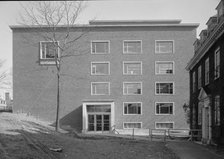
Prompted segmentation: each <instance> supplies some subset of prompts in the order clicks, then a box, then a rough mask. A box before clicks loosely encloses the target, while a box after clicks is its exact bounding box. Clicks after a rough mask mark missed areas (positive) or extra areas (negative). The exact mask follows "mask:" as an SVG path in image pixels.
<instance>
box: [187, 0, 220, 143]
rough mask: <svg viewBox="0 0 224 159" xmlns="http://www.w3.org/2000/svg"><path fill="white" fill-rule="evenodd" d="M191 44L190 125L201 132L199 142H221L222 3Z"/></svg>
mask: <svg viewBox="0 0 224 159" xmlns="http://www.w3.org/2000/svg"><path fill="white" fill-rule="evenodd" d="M216 9H217V15H215V16H212V17H210V18H209V20H208V22H207V23H206V24H207V29H205V30H202V31H201V33H200V39H197V40H196V41H195V43H194V46H195V54H194V56H193V58H192V59H191V60H190V62H189V63H188V65H187V67H186V68H187V70H189V72H190V114H191V117H190V123H191V124H190V125H191V128H193V129H201V130H202V141H203V143H208V144H214V143H215V144H220V143H224V107H223V104H224V54H223V52H224V2H223V1H220V3H219V4H218V6H217V8H216Z"/></svg>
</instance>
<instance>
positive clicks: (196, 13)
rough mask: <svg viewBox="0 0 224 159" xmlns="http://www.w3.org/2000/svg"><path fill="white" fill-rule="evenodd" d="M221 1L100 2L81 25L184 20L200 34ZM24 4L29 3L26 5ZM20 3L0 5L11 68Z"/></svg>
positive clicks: (4, 52) (0, 31)
mask: <svg viewBox="0 0 224 159" xmlns="http://www.w3.org/2000/svg"><path fill="white" fill-rule="evenodd" d="M219 2H220V0H104V1H103V0H101V1H88V2H86V3H87V7H86V9H85V10H84V11H83V12H82V14H81V16H80V18H79V23H88V21H89V20H91V19H93V18H95V19H97V20H150V19H181V20H182V22H183V23H199V24H200V26H199V28H198V29H197V34H199V33H200V31H201V30H202V29H205V28H206V22H207V20H208V18H209V17H211V16H213V15H215V14H216V10H215V8H216V6H217V5H218V3H219ZM23 3H29V2H28V1H27V2H23ZM21 10H22V9H21V7H20V2H18V1H13V2H10V1H8V2H7V1H3V2H2V1H1V2H0V35H1V36H0V48H1V51H0V59H6V60H7V64H6V67H11V66H12V32H11V30H10V29H9V25H15V24H16V22H17V21H18V18H19V17H18V14H19V12H21Z"/></svg>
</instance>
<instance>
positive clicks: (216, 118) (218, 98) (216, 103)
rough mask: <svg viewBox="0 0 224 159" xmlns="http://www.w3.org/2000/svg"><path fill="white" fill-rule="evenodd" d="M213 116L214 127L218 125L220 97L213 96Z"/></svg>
mask: <svg viewBox="0 0 224 159" xmlns="http://www.w3.org/2000/svg"><path fill="white" fill-rule="evenodd" d="M214 116H215V125H220V96H219V95H217V96H215V110H214Z"/></svg>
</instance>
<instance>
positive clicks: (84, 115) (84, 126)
mask: <svg viewBox="0 0 224 159" xmlns="http://www.w3.org/2000/svg"><path fill="white" fill-rule="evenodd" d="M91 104H95V105H105V104H110V105H111V114H110V117H111V118H110V126H113V125H114V124H115V123H114V122H115V114H114V112H115V111H114V102H106V101H104V102H83V104H82V132H84V133H85V132H87V130H88V114H87V105H91Z"/></svg>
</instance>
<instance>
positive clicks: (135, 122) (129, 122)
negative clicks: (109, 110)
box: [123, 122, 142, 129]
mask: <svg viewBox="0 0 224 159" xmlns="http://www.w3.org/2000/svg"><path fill="white" fill-rule="evenodd" d="M126 123H127V124H128V123H140V125H141V128H142V122H123V129H133V128H124V124H126ZM141 128H134V129H141Z"/></svg>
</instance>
